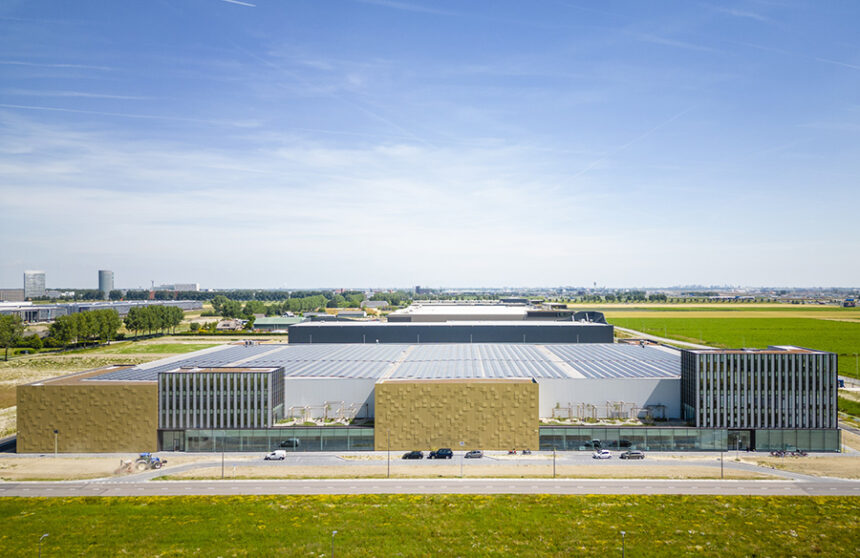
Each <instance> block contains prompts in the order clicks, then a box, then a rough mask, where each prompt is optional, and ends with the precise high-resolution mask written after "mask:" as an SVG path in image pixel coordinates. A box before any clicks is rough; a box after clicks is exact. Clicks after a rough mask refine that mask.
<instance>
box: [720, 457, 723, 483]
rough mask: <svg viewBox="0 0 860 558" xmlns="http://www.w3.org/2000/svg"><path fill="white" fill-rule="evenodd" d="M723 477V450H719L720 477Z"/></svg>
mask: <svg viewBox="0 0 860 558" xmlns="http://www.w3.org/2000/svg"><path fill="white" fill-rule="evenodd" d="M722 478H723V452H720V479H722Z"/></svg>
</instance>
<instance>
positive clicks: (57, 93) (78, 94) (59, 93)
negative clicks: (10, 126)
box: [3, 89, 153, 101]
mask: <svg viewBox="0 0 860 558" xmlns="http://www.w3.org/2000/svg"><path fill="white" fill-rule="evenodd" d="M3 93H5V94H6V95H24V96H28V97H81V98H85V99H117V100H121V101H147V100H151V99H152V98H153V97H139V96H136V95H111V94H108V93H89V92H87V91H36V90H32V89H5V90H4V91H3Z"/></svg>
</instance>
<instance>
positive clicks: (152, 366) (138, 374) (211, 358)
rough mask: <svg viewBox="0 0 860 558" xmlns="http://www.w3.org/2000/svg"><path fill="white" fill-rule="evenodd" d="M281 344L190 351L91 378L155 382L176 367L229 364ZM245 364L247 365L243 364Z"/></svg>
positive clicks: (210, 366)
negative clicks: (166, 360)
mask: <svg viewBox="0 0 860 558" xmlns="http://www.w3.org/2000/svg"><path fill="white" fill-rule="evenodd" d="M279 346H286V345H225V346H224V347H223V348H220V349H219V350H205V351H199V352H196V353H190V354H189V355H188V356H186V357H185V358H182V359H175V358H171V359H168V360H169V362H166V363H164V364H158V362H159V361H155V362H154V363H152V362H151V363H147V364H141V365H138V366H135V367H134V368H128V369H126V370H118V371H116V372H109V373H107V374H103V375H101V376H96V377H93V378H89V379H90V380H99V381H103V380H110V381H122V382H155V381H157V380H158V373H159V372H167V371H168V370H175V369H176V368H191V367H197V368H218V367H221V366H229V365H230V364H232V363H234V362H238V361H241V360H244V359H246V358H249V357H253V356H255V355H259V354H262V353H265V352H268V351H271V350H273V349H276V348H278V347H279ZM243 366H245V365H244V364H243Z"/></svg>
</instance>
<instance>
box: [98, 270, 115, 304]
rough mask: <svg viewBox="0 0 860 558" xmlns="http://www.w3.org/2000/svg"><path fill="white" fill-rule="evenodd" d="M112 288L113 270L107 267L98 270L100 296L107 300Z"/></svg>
mask: <svg viewBox="0 0 860 558" xmlns="http://www.w3.org/2000/svg"><path fill="white" fill-rule="evenodd" d="M112 290H113V271H110V270H109V269H100V270H99V291H101V293H102V298H103V299H105V300H107V299H108V298H110V292H111V291H112Z"/></svg>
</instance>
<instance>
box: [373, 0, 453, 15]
mask: <svg viewBox="0 0 860 558" xmlns="http://www.w3.org/2000/svg"><path fill="white" fill-rule="evenodd" d="M358 1H359V2H360V3H362V4H371V5H373V6H381V7H383V8H391V9H393V10H401V11H404V12H417V13H422V14H433V15H448V16H449V15H458V14H456V13H455V12H449V11H445V10H437V9H435V8H428V7H426V6H421V5H418V4H409V3H406V2H395V1H393V0H358Z"/></svg>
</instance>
